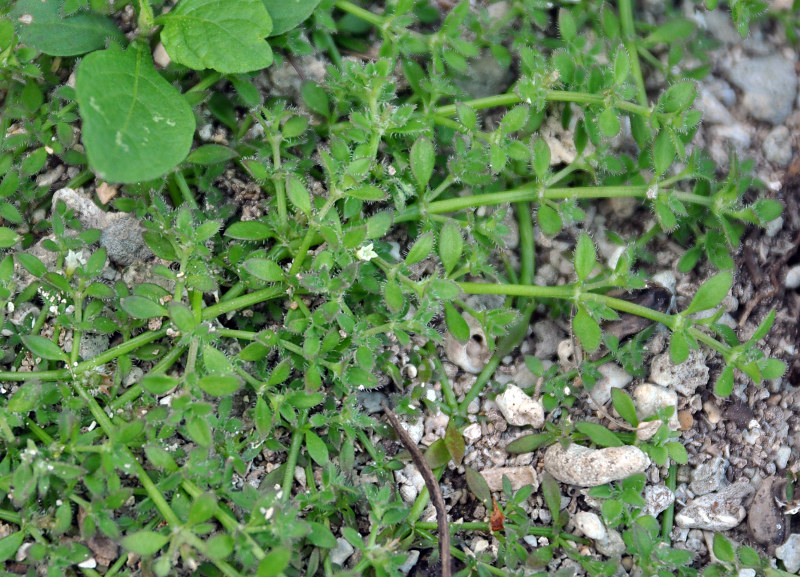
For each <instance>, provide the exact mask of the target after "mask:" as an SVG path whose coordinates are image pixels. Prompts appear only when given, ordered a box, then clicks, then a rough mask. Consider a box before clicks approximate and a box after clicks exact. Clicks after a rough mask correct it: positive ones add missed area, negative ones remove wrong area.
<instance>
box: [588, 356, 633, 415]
mask: <svg viewBox="0 0 800 577" xmlns="http://www.w3.org/2000/svg"><path fill="white" fill-rule="evenodd" d="M597 370H598V371H600V374H602V375H603V376H602V378H601V379H600V380H599V381H597V382H596V383H595V384H594V386H593V387H592V390H591V391H589V395H590V396H591V397H592V400H593V401H594V402H595V403H597V404H598V405H600V406H603V405H605V404H606V403H608V401H610V400H611V389H621V388H623V387H625V386H626V385H627V384H628V383H630V382H631V381H632V380H633V377H632V376H631V375H629V374H628V373H627V372H625V371H624V370H623V369H622V368H621V367H620V366H619V365H617V364H616V363H606V364H604V365H600V366H599V367H598V368H597Z"/></svg>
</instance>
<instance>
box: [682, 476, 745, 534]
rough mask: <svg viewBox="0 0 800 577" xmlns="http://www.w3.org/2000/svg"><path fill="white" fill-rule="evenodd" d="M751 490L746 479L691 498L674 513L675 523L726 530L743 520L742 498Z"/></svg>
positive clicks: (696, 527) (698, 527)
mask: <svg viewBox="0 0 800 577" xmlns="http://www.w3.org/2000/svg"><path fill="white" fill-rule="evenodd" d="M752 492H753V487H752V485H750V483H749V481H747V480H746V479H741V480H739V481H737V482H736V483H734V484H732V485H728V486H727V487H725V488H724V489H722V490H721V491H716V492H714V493H709V494H707V495H702V496H700V497H697V498H696V499H693V500H692V501H691V502H689V503H688V504H687V505H686V506H685V507H684V508H683V509H681V510H680V512H678V514H677V515H675V523H677V525H678V526H679V527H683V528H684V529H705V530H706V531H727V530H728V529H733V528H734V527H736V526H737V525H739V523H741V522H742V521H743V520H744V517H745V515H746V512H745V509H744V507H742V499H743V498H744V497H746V496H747V495H749V494H750V493H752Z"/></svg>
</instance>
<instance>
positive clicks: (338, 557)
mask: <svg viewBox="0 0 800 577" xmlns="http://www.w3.org/2000/svg"><path fill="white" fill-rule="evenodd" d="M354 552H355V549H353V546H352V545H351V544H350V543H348V542H347V540H346V539H344V538H342V537H337V538H336V547H334V548H333V549H331V552H330V560H331V563H336V564H337V565H340V566H341V565H344V562H345V561H347V560H348V559H349V558H350V555H352V554H353V553H354Z"/></svg>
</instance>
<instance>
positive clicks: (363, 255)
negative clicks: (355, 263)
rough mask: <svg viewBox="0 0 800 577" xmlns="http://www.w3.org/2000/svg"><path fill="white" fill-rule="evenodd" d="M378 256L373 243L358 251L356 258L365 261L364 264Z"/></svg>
mask: <svg viewBox="0 0 800 577" xmlns="http://www.w3.org/2000/svg"><path fill="white" fill-rule="evenodd" d="M377 256H378V253H377V252H375V250H374V248H373V246H372V243H369V244H365V245H364V246H362V247H361V248H360V249H358V250H357V251H356V258H358V260H363V261H364V262H369V261H371V260H372V259H373V258H375V257H377Z"/></svg>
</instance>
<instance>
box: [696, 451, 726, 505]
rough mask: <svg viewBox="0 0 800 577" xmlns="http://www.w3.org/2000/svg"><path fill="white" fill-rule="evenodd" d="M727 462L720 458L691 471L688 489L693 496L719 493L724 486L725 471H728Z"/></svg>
mask: <svg viewBox="0 0 800 577" xmlns="http://www.w3.org/2000/svg"><path fill="white" fill-rule="evenodd" d="M728 465H729V463H728V461H727V460H725V459H723V458H722V457H720V456H717V457H714V458H713V459H711V460H710V461H706V462H705V463H703V464H701V465H698V466H697V467H696V468H695V469H694V471H692V482H691V483H689V488H690V489H691V490H692V492H693V493H694V494H695V495H706V494H708V493H713V492H714V491H719V490H720V489H722V487H723V486H724V485H725V471H727V470H728Z"/></svg>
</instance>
